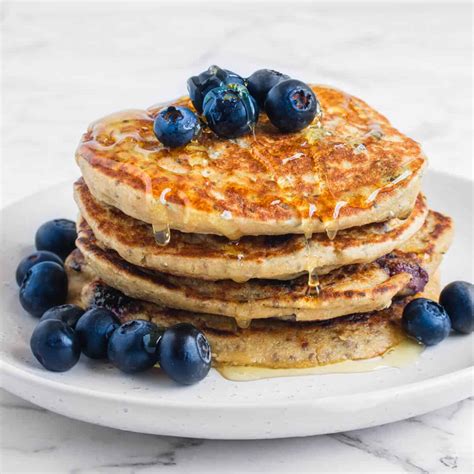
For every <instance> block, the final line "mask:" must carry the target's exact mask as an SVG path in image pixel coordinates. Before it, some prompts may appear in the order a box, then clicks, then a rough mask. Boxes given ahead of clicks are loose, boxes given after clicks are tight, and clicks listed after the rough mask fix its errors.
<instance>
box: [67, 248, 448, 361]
mask: <svg viewBox="0 0 474 474" xmlns="http://www.w3.org/2000/svg"><path fill="white" fill-rule="evenodd" d="M66 270H67V272H68V277H69V282H70V284H71V285H72V286H74V287H75V288H76V287H80V288H82V294H81V298H80V299H75V300H74V302H75V303H78V304H80V305H81V306H84V307H89V306H96V305H101V306H106V307H109V309H112V310H113V311H114V312H115V313H116V314H117V315H118V316H119V318H120V319H121V321H122V322H125V321H128V320H132V319H145V320H150V321H153V322H154V323H156V324H157V325H158V326H161V327H169V326H172V325H174V324H177V323H182V322H188V323H191V324H194V325H195V326H197V327H198V328H199V329H201V330H202V331H203V332H204V333H205V334H206V336H207V338H208V339H209V341H210V343H211V347H212V353H213V363H214V365H240V366H241V365H251V366H260V367H271V368H302V367H314V366H318V365H325V364H331V363H335V362H342V361H344V360H358V359H368V358H372V357H376V356H379V355H382V354H383V353H385V352H386V351H387V350H388V349H390V348H391V347H393V346H395V345H397V344H398V343H400V342H401V341H402V340H403V339H404V338H405V336H404V334H403V332H402V330H401V328H400V324H399V320H400V317H401V313H402V310H403V307H404V305H405V304H406V303H407V301H408V300H409V299H410V297H406V298H404V299H402V300H398V301H396V302H395V303H394V304H393V305H392V306H391V307H390V308H387V309H385V310H383V311H379V312H374V313H366V314H359V315H356V316H354V315H353V316H348V317H342V318H337V319H333V320H331V321H327V322H323V323H321V322H320V323H318V322H307V323H295V322H289V321H280V320H275V319H269V320H258V321H253V322H252V324H251V325H250V327H249V328H247V329H242V328H239V327H238V326H237V325H236V324H235V321H234V320H233V319H232V318H226V317H224V316H218V315H210V314H199V313H192V312H186V311H182V310H175V309H170V308H166V307H164V306H161V305H156V304H153V303H148V302H145V301H140V300H136V299H131V298H128V297H126V296H124V295H120V293H118V292H116V291H115V292H114V291H113V290H112V294H113V295H114V296H113V297H111V298H107V297H105V294H104V289H106V290H108V291H110V288H109V287H107V286H106V285H105V284H104V283H102V282H101V281H100V280H97V279H95V278H94V275H93V272H91V271H90V269H88V268H87V265H86V264H85V261H84V259H83V258H82V256H81V255H80V252H79V251H77V250H76V251H75V252H73V254H71V255H70V257H69V258H68V259H67V261H66ZM438 293H439V284H438V283H437V279H436V278H434V279H433V280H430V282H429V284H428V285H427V287H426V288H425V292H424V293H423V295H419V296H426V297H429V298H436V297H437V294H438ZM117 303H119V306H117Z"/></svg>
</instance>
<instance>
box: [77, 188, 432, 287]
mask: <svg viewBox="0 0 474 474" xmlns="http://www.w3.org/2000/svg"><path fill="white" fill-rule="evenodd" d="M74 197H75V200H76V202H77V205H78V207H79V210H80V212H81V215H82V217H83V218H84V219H85V221H86V222H87V223H88V224H89V226H90V227H91V229H92V231H93V233H94V235H95V237H96V239H97V241H98V242H99V243H100V246H102V247H104V248H108V249H112V250H115V251H116V252H117V253H118V254H119V255H120V256H121V257H122V258H123V259H124V260H126V261H127V262H129V263H132V264H134V265H137V266H141V267H145V268H149V269H152V270H158V271H161V272H165V273H171V274H173V275H180V276H187V277H194V278H200V279H204V280H224V279H231V280H234V281H237V282H244V281H247V280H250V279H254V278H263V279H270V278H271V279H291V278H295V277H297V276H299V275H301V274H303V273H304V272H307V271H308V269H314V270H315V271H316V272H317V273H318V275H325V274H327V273H329V272H330V271H332V270H334V269H336V268H339V267H342V266H344V265H350V264H355V263H368V262H372V261H374V260H376V259H377V258H379V257H381V256H383V255H385V254H387V253H389V252H391V251H392V250H394V249H395V248H396V247H399V246H400V245H401V244H402V243H404V242H405V241H407V240H408V239H409V238H410V237H412V236H413V234H415V232H417V231H418V230H419V229H420V227H421V226H422V225H423V222H424V221H425V219H426V215H427V213H428V208H427V205H426V200H425V198H424V197H423V196H422V195H419V196H418V199H417V201H416V203H415V207H414V209H413V211H412V212H411V214H410V215H409V216H408V217H407V218H406V219H404V220H401V219H397V218H393V219H390V220H389V221H387V222H383V223H374V224H368V225H366V226H363V227H355V228H352V229H346V230H342V231H340V232H338V234H337V236H336V238H335V239H333V240H330V239H329V238H328V237H327V236H326V234H321V233H319V234H313V236H312V237H311V238H310V239H306V238H305V237H304V236H302V235H297V234H293V235H284V236H248V237H242V238H241V239H240V240H239V241H229V240H228V239H227V238H225V237H221V236H216V235H209V234H187V233H182V232H179V231H172V232H171V240H170V243H169V244H168V245H165V246H160V245H158V244H157V243H156V241H155V238H154V235H153V229H152V227H151V226H150V225H149V224H146V223H144V222H141V221H138V220H136V219H133V218H132V217H129V216H127V215H126V214H123V213H122V212H121V211H119V210H118V209H115V208H113V207H110V206H107V205H104V204H102V203H100V202H98V201H97V200H96V199H95V198H94V197H93V196H92V194H91V193H90V192H89V190H88V189H87V186H86V184H85V182H84V181H83V180H82V179H81V180H79V181H77V182H76V183H75V185H74Z"/></svg>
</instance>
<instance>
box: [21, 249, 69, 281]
mask: <svg viewBox="0 0 474 474" xmlns="http://www.w3.org/2000/svg"><path fill="white" fill-rule="evenodd" d="M41 262H56V263H58V264H59V265H62V264H63V261H62V260H61V259H60V258H59V257H58V256H57V255H56V254H55V253H53V252H48V251H47V250H39V251H37V252H33V253H32V254H31V255H28V256H27V257H25V258H24V259H23V260H22V261H21V262H20V263H19V264H18V267H17V269H16V275H15V276H16V282H17V283H18V285H21V282H22V281H23V278H25V275H26V273H27V272H28V270H29V269H30V268H31V267H33V266H34V265H36V264H37V263H41Z"/></svg>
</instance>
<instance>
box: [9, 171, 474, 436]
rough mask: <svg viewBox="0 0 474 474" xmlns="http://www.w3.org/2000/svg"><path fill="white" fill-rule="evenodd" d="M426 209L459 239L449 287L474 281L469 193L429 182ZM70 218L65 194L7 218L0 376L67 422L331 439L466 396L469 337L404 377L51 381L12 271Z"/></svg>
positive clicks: (463, 184) (105, 372)
mask: <svg viewBox="0 0 474 474" xmlns="http://www.w3.org/2000/svg"><path fill="white" fill-rule="evenodd" d="M425 191H426V194H427V195H428V198H429V202H430V205H431V206H432V207H433V208H435V209H437V210H440V211H445V212H447V213H449V214H450V215H451V216H453V217H454V219H455V223H456V237H455V241H454V244H453V246H452V248H451V250H450V251H449V253H448V254H447V256H446V259H445V262H444V264H443V268H442V279H443V282H444V283H446V282H448V281H451V280H455V279H464V280H471V279H472V261H473V259H472V241H473V240H472V226H471V223H472V199H471V196H472V194H471V193H472V183H471V182H470V181H467V180H462V179H459V178H454V177H451V176H448V175H442V174H438V173H428V175H427V176H426V179H425ZM75 215H76V209H75V206H74V203H73V200H72V197H71V183H68V184H64V185H60V186H55V187H53V188H51V189H49V190H47V191H44V192H41V193H38V194H35V195H33V196H31V197H29V198H26V199H24V200H22V201H20V202H18V203H16V204H14V205H12V206H10V207H8V208H6V209H4V210H3V212H2V217H1V219H2V222H1V224H2V233H3V236H2V245H1V251H2V257H1V271H2V298H1V327H0V359H1V361H0V364H1V365H0V369H1V372H0V375H1V383H2V385H3V387H4V388H5V389H7V390H9V391H10V392H12V393H14V394H16V395H18V396H20V397H22V398H24V399H26V400H28V401H30V402H32V403H35V404H37V405H40V406H42V407H44V408H47V409H49V410H51V411H54V412H58V413H61V414H62V415H66V416H69V417H72V418H77V419H80V420H83V421H88V422H91V423H97V424H101V425H105V426H111V427H114V428H119V429H124V430H130V431H137V432H142V433H154V434H163V435H177V436H187V437H201V438H220V439H252V438H279V437H290V436H305V435H314V434H321V433H333V432H338V431H346V430H352V429H358V428H364V427H369V426H374V425H379V424H383V423H389V422H393V421H397V420H400V419H404V418H407V417H411V416H415V415H420V414H422V413H425V412H428V411H431V410H434V409H437V408H440V407H442V406H445V405H449V404H451V403H454V402H456V401H458V400H461V399H463V398H467V397H469V396H471V395H472V394H473V369H472V360H473V353H472V347H473V346H472V339H473V338H472V335H471V336H451V337H450V338H449V339H448V340H446V341H445V342H443V343H442V344H440V345H439V346H437V347H435V348H430V349H427V350H426V351H425V352H424V353H423V354H422V355H421V357H420V358H419V359H418V361H417V362H416V363H415V362H414V363H413V364H411V365H409V366H407V367H405V368H403V369H397V368H386V369H382V370H378V371H375V372H367V373H351V374H331V375H307V376H301V377H287V378H275V379H267V380H258V381H253V382H230V381H228V380H225V379H223V378H222V377H221V376H220V375H219V374H218V373H217V372H215V371H214V370H213V371H211V373H210V375H209V376H208V377H207V378H206V379H205V380H203V381H202V382H201V383H200V384H198V385H196V386H192V387H180V386H177V385H175V384H173V383H172V382H171V381H170V380H168V379H167V378H166V377H164V376H163V375H162V374H160V372H159V370H153V371H151V372H149V373H146V374H143V375H137V376H127V375H124V374H122V373H120V372H119V371H117V370H116V369H114V368H113V367H111V366H110V365H109V364H107V363H100V362H99V363H98V362H94V361H90V360H88V359H87V358H86V357H82V359H81V361H80V362H79V364H78V365H77V366H76V367H74V368H73V369H72V370H71V371H69V372H66V373H62V374H57V373H52V372H47V371H45V370H43V369H42V367H41V366H40V365H39V364H38V363H37V362H36V360H35V359H34V358H33V356H32V354H31V352H30V349H29V338H30V334H31V332H32V330H33V327H34V326H35V323H36V322H37V321H36V320H35V319H34V318H32V317H31V316H29V315H27V314H25V312H24V311H23V310H22V309H21V307H20V305H19V303H18V289H17V286H16V283H15V279H14V273H15V268H16V265H17V263H18V261H19V260H20V258H21V257H23V256H25V255H26V254H28V253H29V252H30V251H31V250H33V245H32V242H33V238H34V233H35V231H36V229H37V228H38V226H39V225H40V224H41V223H43V222H44V221H46V220H49V219H51V218H55V217H70V218H73V219H74V217H75Z"/></svg>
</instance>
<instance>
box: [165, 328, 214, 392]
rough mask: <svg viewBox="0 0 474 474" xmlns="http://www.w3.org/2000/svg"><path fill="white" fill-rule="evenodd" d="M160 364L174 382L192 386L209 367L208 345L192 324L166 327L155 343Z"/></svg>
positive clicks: (209, 354)
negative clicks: (157, 342) (158, 340)
mask: <svg viewBox="0 0 474 474" xmlns="http://www.w3.org/2000/svg"><path fill="white" fill-rule="evenodd" d="M158 351H159V354H160V356H159V361H160V367H161V368H162V369H163V371H164V372H165V373H166V374H167V375H168V376H169V377H171V378H172V379H173V380H174V381H175V382H178V383H180V384H183V385H191V384H194V383H197V382H199V381H200V380H202V379H203V378H204V377H205V376H206V375H207V374H208V372H209V370H210V368H211V346H210V345H209V342H208V340H207V339H206V336H205V335H204V334H203V333H202V332H201V331H199V329H197V328H196V327H194V326H193V325H192V324H187V323H181V324H177V325H176V326H172V327H170V328H168V329H167V330H166V331H165V332H164V334H163V336H162V337H161V339H160V342H159V344H158Z"/></svg>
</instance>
